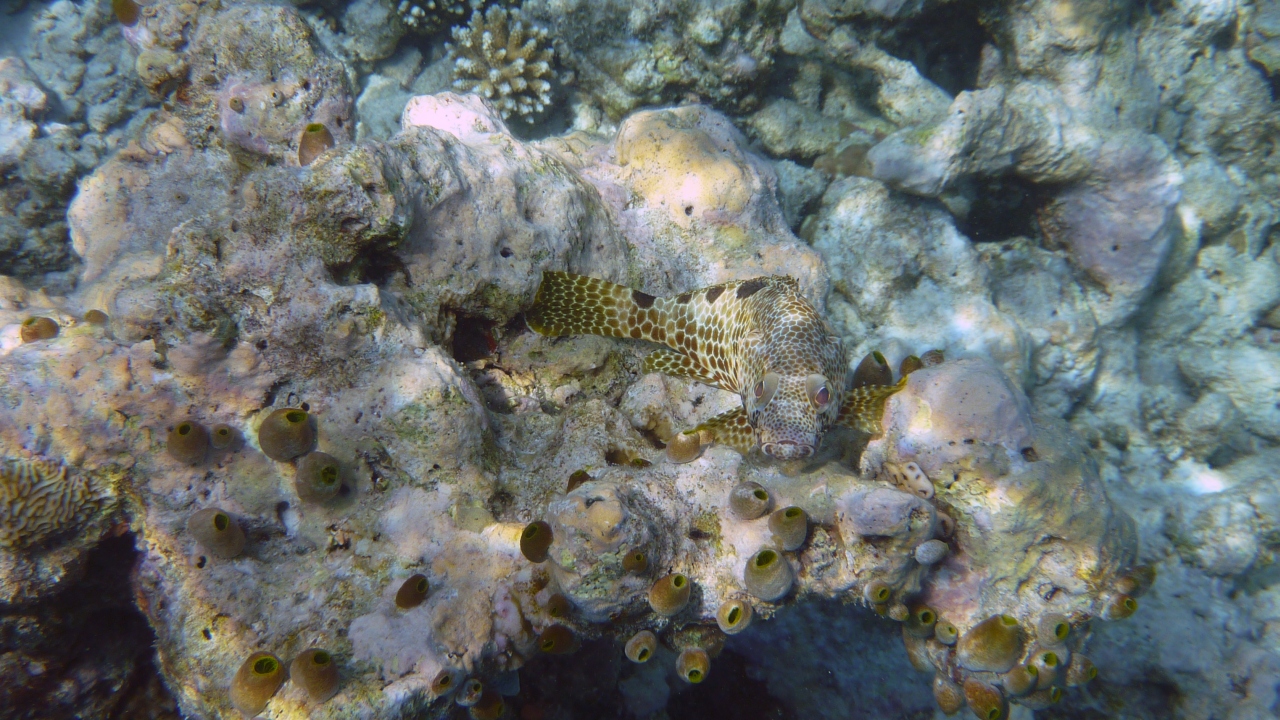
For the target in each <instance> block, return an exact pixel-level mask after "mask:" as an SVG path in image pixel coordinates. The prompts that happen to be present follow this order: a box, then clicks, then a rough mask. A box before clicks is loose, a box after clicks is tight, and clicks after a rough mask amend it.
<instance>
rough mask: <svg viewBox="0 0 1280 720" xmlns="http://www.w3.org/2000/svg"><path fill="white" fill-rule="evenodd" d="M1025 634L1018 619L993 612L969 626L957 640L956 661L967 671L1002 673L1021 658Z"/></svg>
mask: <svg viewBox="0 0 1280 720" xmlns="http://www.w3.org/2000/svg"><path fill="white" fill-rule="evenodd" d="M1025 645H1026V637H1025V635H1024V633H1023V632H1022V627H1021V626H1020V625H1018V620H1017V618H1015V617H1013V616H1012V615H992V616H991V617H989V618H987V619H986V620H983V621H982V622H980V623H978V624H977V625H974V626H973V627H972V628H969V632H967V633H965V634H964V635H961V636H960V640H959V641H958V642H957V643H956V661H957V662H958V663H959V664H960V667H962V668H964V669H966V670H976V671H979V672H994V673H1002V672H1006V671H1008V670H1010V669H1012V668H1013V666H1014V665H1016V664H1017V663H1018V659H1019V658H1021V657H1022V651H1023V650H1024V649H1025Z"/></svg>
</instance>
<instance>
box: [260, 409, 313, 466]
mask: <svg viewBox="0 0 1280 720" xmlns="http://www.w3.org/2000/svg"><path fill="white" fill-rule="evenodd" d="M315 441H316V434H315V431H314V430H312V429H311V416H310V415H309V414H308V413H307V411H306V410H303V409H302V408H281V409H279V410H276V411H274V412H272V413H271V414H270V415H268V416H267V419H266V420H263V421H262V425H261V426H259V427H258V446H259V447H261V448H262V453H263V454H264V455H266V456H267V457H269V458H271V459H272V460H275V461H276V462H289V461H290V460H292V459H294V458H296V457H298V456H299V455H305V454H307V453H308V452H311V446H312V445H314V444H315Z"/></svg>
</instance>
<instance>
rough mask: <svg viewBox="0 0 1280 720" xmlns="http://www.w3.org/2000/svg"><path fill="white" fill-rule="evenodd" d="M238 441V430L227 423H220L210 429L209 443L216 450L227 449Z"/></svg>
mask: <svg viewBox="0 0 1280 720" xmlns="http://www.w3.org/2000/svg"><path fill="white" fill-rule="evenodd" d="M235 441H236V430H235V428H233V427H231V426H230V425H228V424H226V423H218V424H217V425H214V426H213V429H212V430H210V431H209V444H210V445H212V446H213V449H214V450H226V449H227V448H229V447H231V443H233V442H235Z"/></svg>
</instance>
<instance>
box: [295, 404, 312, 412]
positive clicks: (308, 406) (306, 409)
mask: <svg viewBox="0 0 1280 720" xmlns="http://www.w3.org/2000/svg"><path fill="white" fill-rule="evenodd" d="M298 407H300V408H302V409H303V410H305V411H307V412H311V403H302V404H301V405H299V406H298Z"/></svg>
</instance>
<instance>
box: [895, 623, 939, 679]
mask: <svg viewBox="0 0 1280 720" xmlns="http://www.w3.org/2000/svg"><path fill="white" fill-rule="evenodd" d="M902 646H903V647H904V648H906V649H907V660H909V661H910V662H911V667H913V668H915V669H916V671H917V672H933V663H932V662H931V661H930V660H929V645H928V644H927V643H926V642H925V639H924V638H922V637H917V636H915V635H912V634H911V633H909V632H907V629H906V628H905V627H904V628H902Z"/></svg>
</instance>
